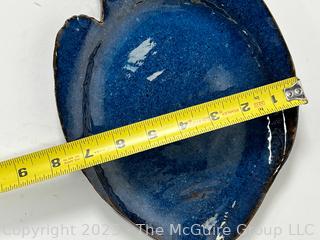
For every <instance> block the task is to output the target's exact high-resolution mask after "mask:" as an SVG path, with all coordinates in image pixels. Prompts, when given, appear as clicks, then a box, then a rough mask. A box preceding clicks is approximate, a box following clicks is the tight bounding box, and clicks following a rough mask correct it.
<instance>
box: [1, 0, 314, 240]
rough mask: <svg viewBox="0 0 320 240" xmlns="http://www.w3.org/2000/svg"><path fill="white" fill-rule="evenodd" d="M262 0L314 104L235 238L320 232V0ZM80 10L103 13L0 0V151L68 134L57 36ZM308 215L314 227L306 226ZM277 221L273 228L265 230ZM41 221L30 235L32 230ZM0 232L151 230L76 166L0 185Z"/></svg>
mask: <svg viewBox="0 0 320 240" xmlns="http://www.w3.org/2000/svg"><path fill="white" fill-rule="evenodd" d="M267 4H268V6H269V7H270V9H271V11H272V12H273V14H274V16H275V18H276V20H277V22H278V24H279V25H280V28H281V30H282V33H283V35H284V37H285V39H286V41H287V44H288V46H289V49H290V51H291V54H292V56H293V59H294V62H295V65H296V69H297V74H298V76H299V77H300V78H301V79H302V81H303V85H304V88H305V90H306V92H307V95H308V97H309V100H310V104H309V105H307V106H303V107H302V108H301V111H300V119H299V129H298V136H297V140H296V143H295V145H294V148H293V151H292V153H291V155H290V157H289V160H288V162H287V164H286V165H285V167H284V168H283V170H282V171H281V173H280V175H279V176H278V178H277V179H276V181H275V183H274V185H273V187H272V189H271V190H270V192H269V194H268V195H267V197H266V199H265V201H264V202H263V204H262V207H261V208H260V210H259V211H258V213H257V215H256V217H255V218H254V220H253V221H252V223H251V225H250V227H251V232H247V233H245V234H244V235H243V236H242V237H241V240H243V239H255V240H267V239H268V240H270V239H281V240H319V239H320V220H319V214H320V206H319V204H320V187H319V183H320V159H319V148H320V128H319V121H320V120H319V118H320V107H319V103H320V84H319V81H320V61H319V58H320V50H319V49H320V47H319V44H320V14H319V9H320V2H319V0H268V1H267ZM81 13H82V14H87V15H90V16H94V17H96V18H99V17H100V4H99V1H98V0H77V1H74V0H1V6H0V24H1V28H0V30H1V32H0V36H1V38H0V70H1V75H0V79H1V80H0V81H1V87H0V91H1V93H0V160H5V159H8V158H11V157H14V156H18V155H21V154H25V153H28V152H32V151H35V150H40V149H43V148H45V147H50V146H53V145H56V144H60V143H64V138H63V134H62V131H61V128H60V124H59V120H58V114H57V110H56V105H55V96H54V78H53V69H52V56H53V48H54V40H55V36H56V34H57V32H58V30H59V29H60V28H61V26H62V25H63V23H64V21H65V20H66V19H67V18H69V17H70V16H72V15H76V14H81ZM86 224H88V225H89V227H90V228H95V230H97V227H99V226H100V228H101V230H106V228H108V231H107V232H108V236H104V235H102V233H100V234H95V233H92V231H91V230H90V231H89V232H88V234H89V235H86V234H85V233H86V232H85V229H86ZM94 224H98V225H94ZM309 224H311V225H310V226H309V228H308V231H309V233H311V235H307V234H306V233H305V231H304V227H305V226H307V225H309ZM290 225H291V227H292V232H291V233H296V231H297V225H300V231H301V233H304V235H303V236H295V235H290V234H289V229H290ZM61 226H64V227H67V228H69V230H70V229H71V228H73V231H71V230H70V231H69V234H66V232H67V230H66V229H65V230H64V231H63V232H64V234H63V235H61V231H60V235H59V236H57V235H56V233H59V232H57V229H58V228H59V227H61ZM41 228H42V233H40V232H39V231H40V230H39V229H41ZM279 228H281V231H282V233H281V234H280V235H279V236H274V235H270V234H273V233H275V231H279ZM37 229H38V232H37V234H36V235H34V233H32V230H35V231H37ZM58 230H59V229H58ZM60 230H61V229H60ZM261 230H264V231H265V233H264V234H261V233H260V232H259V231H261ZM270 231H271V233H270ZM23 232H24V233H25V235H26V236H22V234H23ZM71 232H74V233H75V234H71ZM0 239H6V240H11V239H77V240H79V239H98V240H99V239H103V240H105V239H115V240H129V239H130V240H132V239H137V240H143V239H148V238H147V237H146V236H145V235H144V234H142V233H139V232H138V231H137V230H136V229H135V228H134V227H133V226H131V225H130V224H128V223H127V222H126V221H124V220H123V219H122V218H121V217H119V216H118V215H117V214H116V213H114V211H113V210H112V209H111V207H109V206H107V205H106V204H105V202H104V201H103V200H102V199H100V197H99V195H98V194H96V193H95V191H94V190H93V188H92V187H91V185H90V184H89V183H88V182H87V180H86V178H85V177H84V176H83V175H82V174H81V172H78V173H74V174H70V175H68V176H63V177H60V178H57V179H54V180H51V181H48V182H44V183H41V184H37V185H33V186H32V187H28V188H24V189H20V190H16V191H13V192H9V193H5V194H1V195H0Z"/></svg>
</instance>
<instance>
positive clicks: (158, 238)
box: [53, 0, 299, 240]
mask: <svg viewBox="0 0 320 240" xmlns="http://www.w3.org/2000/svg"><path fill="white" fill-rule="evenodd" d="M200 1H201V2H204V3H205V0H200ZM106 2H107V0H100V5H101V12H100V18H101V19H100V20H97V19H96V18H94V17H91V16H88V15H84V14H80V15H74V16H72V17H70V18H69V19H67V20H66V21H65V23H64V25H63V27H62V28H61V29H60V30H59V32H58V34H57V37H56V39H55V45H54V56H53V69H54V81H55V95H57V86H58V77H57V69H58V67H57V51H58V49H59V48H60V43H59V38H60V36H61V35H62V33H63V31H64V30H65V29H66V28H67V24H68V22H69V21H70V20H71V19H73V18H77V17H84V18H87V19H90V20H91V21H92V22H94V23H95V24H97V25H99V26H101V27H102V26H103V24H104V23H105V17H106V13H105V10H106V9H107V3H106ZM261 3H262V4H263V5H264V7H265V9H266V11H267V12H268V14H269V15H270V17H271V18H272V19H273V20H274V23H275V24H276V28H277V31H278V32H279V36H278V37H279V38H280V39H281V41H282V42H283V43H284V45H285V47H286V51H288V52H289V49H288V47H287V45H286V43H285V40H284V38H283V35H282V33H281V31H280V28H279V26H278V24H277V23H276V21H275V19H274V17H273V15H272V13H271V12H270V10H269V8H268V6H267V5H266V3H265V2H264V1H263V0H261ZM289 57H290V59H291V62H292V66H291V68H292V70H293V72H295V67H294V64H293V61H292V57H291V55H290V54H289ZM56 105H57V106H58V103H57V99H56ZM57 109H58V107H57ZM296 109H297V111H296V117H297V119H298V116H299V112H298V109H299V107H296ZM287 111H290V110H285V111H283V114H285V113H286V112H287ZM58 115H59V119H60V122H61V125H62V128H63V132H64V134H65V133H66V131H65V129H64V126H63V124H62V116H61V113H60V112H59V111H58ZM284 123H286V121H285V120H284ZM297 125H298V120H297V123H296V126H295V129H293V130H292V131H291V133H288V134H290V135H289V137H291V138H292V141H291V142H290V143H288V142H287V143H286V144H287V145H285V154H284V155H283V160H282V161H281V162H280V163H279V166H278V168H277V169H276V170H275V171H274V173H273V174H272V176H271V177H270V179H269V180H268V181H267V182H266V183H265V185H264V188H263V189H262V191H261V196H260V199H259V200H258V201H257V204H256V207H255V208H253V209H252V211H251V213H250V214H249V216H248V218H247V219H246V221H245V223H244V224H245V225H246V226H248V225H249V223H250V222H251V220H252V219H253V217H254V216H255V214H256V213H257V211H258V210H259V208H260V206H261V204H262V202H263V200H264V199H265V196H266V194H267V193H268V191H269V189H270V187H271V186H272V184H273V183H274V181H275V179H276V177H277V175H278V174H279V172H280V171H281V169H282V167H283V166H284V165H285V163H286V161H287V159H288V157H289V155H290V152H291V149H292V146H293V144H294V141H295V137H296V132H297ZM86 171H87V170H83V173H84V174H85V176H86V177H87V179H88V180H89V182H90V183H92V182H91V180H90V178H89V177H88V176H87V174H86ZM94 174H95V175H97V173H96V172H95V171H94ZM92 186H93V187H94V189H95V190H96V191H97V193H99V189H98V188H97V186H96V185H92ZM99 195H100V194H99ZM103 200H104V201H105V202H107V203H108V204H109V205H110V206H111V207H112V208H113V210H114V211H115V212H117V213H118V214H119V215H120V216H122V218H123V219H124V220H125V221H127V222H128V223H131V224H132V225H133V226H136V223H134V222H133V221H131V220H129V219H128V218H127V217H126V216H125V215H124V214H122V213H121V211H120V210H119V209H118V208H117V207H116V206H115V205H114V204H113V203H112V202H111V201H110V200H109V199H108V198H107V199H105V198H103ZM136 227H137V228H138V226H136ZM244 231H245V229H244ZM244 231H242V232H237V233H236V236H235V237H234V239H238V238H239V237H240V236H241V235H242V233H243V232H244ZM143 232H144V233H145V234H146V235H147V236H148V237H150V238H152V239H156V240H162V238H161V236H152V235H150V234H148V233H147V232H145V230H143Z"/></svg>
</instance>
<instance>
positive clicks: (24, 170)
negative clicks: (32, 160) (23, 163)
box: [18, 168, 28, 177]
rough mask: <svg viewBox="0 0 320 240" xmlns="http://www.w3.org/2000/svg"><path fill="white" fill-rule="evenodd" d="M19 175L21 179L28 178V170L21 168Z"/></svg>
mask: <svg viewBox="0 0 320 240" xmlns="http://www.w3.org/2000/svg"><path fill="white" fill-rule="evenodd" d="M18 175H19V177H26V176H28V172H27V169H26V168H20V169H19V170H18Z"/></svg>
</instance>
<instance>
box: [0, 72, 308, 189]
mask: <svg viewBox="0 0 320 240" xmlns="http://www.w3.org/2000/svg"><path fill="white" fill-rule="evenodd" d="M306 103H307V99H306V98H305V95H304V92H303V89H302V87H301V85H300V82H299V80H298V79H297V78H296V77H293V78H289V79H286V80H283V81H279V82H276V83H273V84H269V85H265V86H262V87H258V88H255V89H251V90H248V91H245V92H241V93H238V94H234V95H231V96H227V97H223V98H220V99H217V100H214V101H210V102H207V103H203V104H200V105H196V106H192V107H189V108H185V109H182V110H179V111H176V112H172V113H168V114H165V115H162V116H158V117H155V118H152V119H148V120H144V121H142V122H138V123H134V124H131V125H128V126H124V127H121V128H118V129H114V130H111V131H107V132H104V133H101V134H98V135H94V136H90V137H87V138H83V139H80V140H77V141H74V142H70V143H66V144H63V145H60V146H56V147H53V148H50V149H46V150H42V151H39V152H35V153H31V154H28V155H25V156H22V157H18V158H14V159H11V160H8V161H5V162H1V163H0V187H1V189H0V190H1V192H6V191H10V190H13V189H15V188H19V187H22V186H27V185H29V184H32V183H36V182H40V181H44V180H47V179H50V178H53V177H56V176H60V175H64V174H68V173H71V172H74V171H78V170H82V169H84V168H88V167H92V166H94V165H98V164H101V163H106V162H109V161H113V160H116V159H119V158H122V157H125V156H129V155H132V154H135V153H139V152H143V151H146V150H149V149H152V148H155V147H159V146H162V145H166V144H169V143H172V142H176V141H179V140H183V139H186V138H190V137H193V136H196V135H200V134H202V133H206V132H210V131H213V130H216V129H219V128H223V127H227V126H230V125H234V124H237V123H240V122H244V121H248V120H251V119H254V118H257V117H261V116H264V115H268V114H271V113H274V112H278V111H282V110H285V109H289V108H293V107H296V106H299V105H301V104H306Z"/></svg>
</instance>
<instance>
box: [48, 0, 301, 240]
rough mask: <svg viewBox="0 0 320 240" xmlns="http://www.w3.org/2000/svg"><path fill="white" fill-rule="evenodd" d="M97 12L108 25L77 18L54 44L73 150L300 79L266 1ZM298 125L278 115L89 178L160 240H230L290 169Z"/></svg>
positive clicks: (293, 115) (150, 4)
mask: <svg viewBox="0 0 320 240" xmlns="http://www.w3.org/2000/svg"><path fill="white" fill-rule="evenodd" d="M102 6H103V20H102V21H101V22H99V21H97V20H95V19H93V18H90V17H87V16H75V17H72V18H71V19H69V20H68V21H67V22H66V24H65V26H64V27H63V28H62V30H61V31H60V32H59V34H58V36H57V41H56V49H55V63H54V67H55V78H56V98H57V105H58V108H59V114H60V119H61V123H62V126H63V130H64V133H65V136H66V138H67V140H68V141H72V140H76V139H79V138H83V137H86V136H89V135H92V134H96V133H100V132H103V131H106V130H110V129H113V128H117V127H120V126H123V125H127V124H130V123H134V122H137V121H141V120H144V119H147V118H151V117H155V116H158V115H161V114H165V113H168V112H172V111H175V110H178V109H181V108H185V107H189V106H192V105H195V104H199V103H203V102H206V101H210V100H213V99H216V98H220V97H223V96H226V95H230V94H233V93H237V92H241V91H244V90H247V89H250V88H254V87H258V86H261V85H265V84H268V83H272V82H275V81H278V80H282V79H285V78H288V77H292V76H295V72H294V68H293V64H292V61H291V57H290V54H289V52H288V50H287V47H286V44H285V42H284V40H283V38H282V36H281V34H280V32H279V29H278V27H277V25H276V23H275V22H274V19H273V18H272V16H271V14H270V13H269V11H268V9H267V8H266V6H265V4H264V3H263V2H262V1H261V0H241V1H239V0H208V1H202V0H194V1H189V0H182V1H177V0H145V1H144V0H113V1H102ZM297 119H298V109H297V108H296V109H291V110H288V111H284V112H279V113H276V114H273V115H270V116H267V117H261V118H258V119H255V120H252V121H248V122H245V123H242V124H238V125H234V126H232V127H228V128H225V129H221V130H218V131H215V132H211V133H207V134H204V135H201V136H198V137H194V138H191V139H188V140H184V141H181V142H177V143H174V144H170V145H167V146H164V147H160V148H156V149H153V150H150V151H147V152H144V153H140V154H136V155H133V156H130V157H126V158H123V159H120V160H117V161H114V162H112V163H107V164H103V165H99V166H96V167H93V168H90V169H87V170H85V171H84V173H85V174H86V176H87V177H88V179H89V180H90V182H91V183H92V185H93V186H94V187H95V189H96V190H97V192H98V193H99V194H100V195H101V197H102V198H103V199H105V200H106V201H107V202H108V203H109V204H110V205H111V206H112V207H113V208H114V209H115V210H116V211H118V212H119V213H120V214H121V215H122V216H123V217H125V218H126V219H127V220H129V221H130V222H132V223H133V224H137V225H138V226H141V229H143V230H144V231H146V232H148V233H149V234H150V236H151V237H153V238H155V239H163V240H169V239H170V240H171V239H175V240H178V239H179V240H180V239H183V240H193V239H200V240H202V239H217V240H219V239H224V240H230V239H235V238H236V237H237V236H238V235H239V234H240V233H241V231H242V230H243V225H244V224H247V223H248V222H249V221H250V220H251V218H252V217H253V215H254V213H255V212H256V210H257V208H258V206H259V205H260V203H261V201H262V200H263V198H264V196H265V194H266V192H267V190H268V189H269V187H270V185H271V183H272V182H273V180H274V178H275V176H276V175H277V173H278V172H279V169H280V168H281V167H282V166H283V164H284V162H285V160H286V159H287V157H288V154H289V152H290V150H291V147H292V144H293V140H294V137H295V132H296V126H297ZM139 224H141V225H139ZM239 226H240V227H239ZM156 228H158V229H162V230H163V232H162V233H159V232H158V233H156V232H155V231H153V229H154V230H155V229H156ZM221 229H227V230H228V229H230V232H229V231H223V232H222V231H221ZM191 230H193V231H191Z"/></svg>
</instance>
